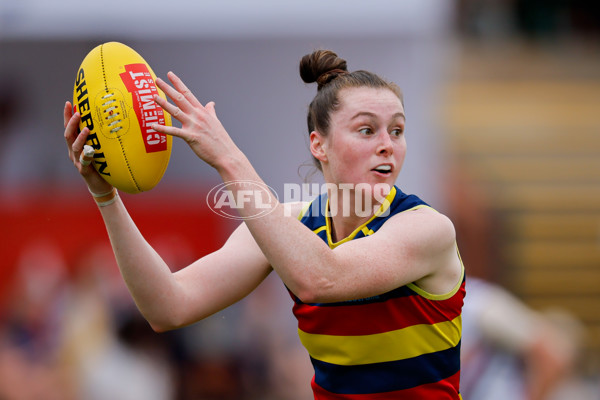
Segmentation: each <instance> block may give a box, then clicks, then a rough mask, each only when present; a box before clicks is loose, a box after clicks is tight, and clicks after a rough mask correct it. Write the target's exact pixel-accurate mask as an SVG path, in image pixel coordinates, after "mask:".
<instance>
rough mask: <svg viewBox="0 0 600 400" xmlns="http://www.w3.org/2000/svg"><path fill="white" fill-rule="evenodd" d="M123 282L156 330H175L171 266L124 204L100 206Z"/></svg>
mask: <svg viewBox="0 0 600 400" xmlns="http://www.w3.org/2000/svg"><path fill="white" fill-rule="evenodd" d="M99 209H100V212H101V214H102V217H103V219H104V223H105V226H106V230H107V232H108V236H109V239H110V242H111V245H112V248H113V252H114V254H115V257H116V260H117V264H118V265H119V270H120V272H121V275H122V276H123V279H124V281H125V283H126V285H127V288H128V289H129V292H130V293H131V295H132V297H133V299H134V301H135V303H136V305H137V307H138V309H139V310H140V312H141V313H142V315H143V316H144V317H145V318H146V320H147V321H148V322H149V323H150V325H151V326H152V327H153V329H155V330H166V329H169V328H171V327H175V326H174V325H175V324H176V323H175V322H174V321H176V320H177V314H176V310H177V309H178V307H176V306H175V304H177V298H178V293H179V292H178V290H176V286H177V283H176V281H175V279H174V277H173V274H172V273H171V270H170V269H169V267H168V266H167V265H166V264H165V262H164V261H163V260H162V258H161V257H160V256H159V255H158V254H157V253H156V252H155V251H154V249H153V248H152V247H151V246H150V245H149V244H148V242H147V241H146V240H145V238H144V237H143V236H142V234H141V233H140V231H139V230H138V228H137V226H136V225H135V223H134V222H133V220H132V219H131V217H130V216H129V214H128V212H127V210H126V208H125V206H124V205H123V203H122V201H121V200H120V199H119V198H117V200H116V201H115V202H114V203H113V204H110V205H108V206H105V207H99Z"/></svg>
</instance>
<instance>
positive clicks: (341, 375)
mask: <svg viewBox="0 0 600 400" xmlns="http://www.w3.org/2000/svg"><path fill="white" fill-rule="evenodd" d="M422 207H429V206H428V205H427V204H426V203H425V202H423V201H422V200H421V199H419V198H418V197H416V196H414V195H406V194H404V193H402V192H401V191H400V189H398V188H397V187H393V188H392V190H391V191H390V193H389V194H388V196H387V197H386V200H385V201H384V202H383V204H382V206H381V207H380V208H379V210H378V212H376V213H375V215H374V216H373V217H372V218H371V219H370V220H369V221H367V222H366V223H364V224H363V225H361V226H359V227H358V228H357V229H356V230H355V231H354V232H353V233H352V234H350V235H349V236H348V237H347V238H345V239H343V240H341V241H339V242H337V243H333V242H332V239H331V230H330V225H329V224H330V222H329V218H326V217H325V215H326V214H325V212H323V211H324V210H327V208H328V206H327V195H326V194H323V195H321V196H319V197H317V198H316V199H315V200H314V201H313V202H312V203H311V206H310V207H308V208H307V209H305V210H304V211H303V213H302V215H300V217H299V219H300V221H301V222H302V223H303V224H304V225H306V226H307V227H308V228H309V229H311V230H312V231H313V232H314V233H316V234H317V235H318V236H319V237H320V238H322V239H323V240H324V241H325V242H326V243H327V244H328V245H329V246H330V247H331V248H334V247H336V246H338V245H340V244H341V243H344V242H346V241H349V240H356V239H359V238H361V237H365V236H367V235H371V234H373V233H375V232H377V230H378V229H379V228H380V227H381V226H382V225H383V224H384V223H385V221H386V220H387V219H388V218H390V217H391V216H393V215H395V214H398V213H400V212H406V211H410V210H416V209H419V208H422ZM462 270H463V272H462V278H461V279H460V281H459V282H458V283H457V285H456V287H455V288H454V289H453V290H452V291H451V292H450V293H448V294H446V295H434V294H429V293H427V292H425V291H424V290H422V289H420V288H419V287H417V286H416V285H414V284H408V285H405V286H402V287H399V288H397V289H395V290H392V291H390V292H387V293H384V294H381V295H378V296H373V297H369V298H364V299H358V300H351V301H343V302H337V303H320V304H308V303H303V302H302V301H301V300H300V299H299V298H298V297H296V296H295V295H294V294H293V293H292V292H290V295H291V296H292V298H293V300H294V306H293V312H294V315H295V317H296V318H297V320H298V333H299V335H300V340H301V342H302V344H303V345H304V347H305V348H306V349H307V350H308V353H309V355H310V359H311V362H312V364H313V367H314V370H315V375H314V377H313V380H312V382H311V386H312V389H313V392H314V397H315V399H317V400H338V399H353V400H362V399H382V400H383V399H386V400H391V399H403V400H412V399H414V400H417V399H419V400H421V399H436V400H441V399H461V396H460V394H459V380H460V342H461V330H462V327H461V310H462V305H463V299H464V295H465V285H464V267H463V268H462Z"/></svg>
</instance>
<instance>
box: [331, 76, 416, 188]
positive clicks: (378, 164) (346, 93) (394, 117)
mask: <svg viewBox="0 0 600 400" xmlns="http://www.w3.org/2000/svg"><path fill="white" fill-rule="evenodd" d="M404 123H405V116H404V107H403V106H402V103H401V102H400V99H399V98H398V97H397V96H396V95H395V94H394V93H393V92H392V91H391V90H389V89H374V88H367V87H361V88H348V89H343V90H342V91H341V92H340V107H339V109H338V110H337V111H335V112H334V113H332V115H331V126H330V132H329V134H328V135H327V136H326V137H324V138H323V151H324V154H325V161H324V162H322V165H323V174H324V176H325V179H326V181H327V182H331V183H335V184H340V183H351V184H354V185H356V184H358V183H367V184H369V185H371V186H372V185H374V184H377V183H385V184H388V185H390V186H392V185H394V183H395V181H396V178H397V177H398V173H399V172H400V169H401V167H402V164H403V163H404V158H405V156H406V140H405V138H404Z"/></svg>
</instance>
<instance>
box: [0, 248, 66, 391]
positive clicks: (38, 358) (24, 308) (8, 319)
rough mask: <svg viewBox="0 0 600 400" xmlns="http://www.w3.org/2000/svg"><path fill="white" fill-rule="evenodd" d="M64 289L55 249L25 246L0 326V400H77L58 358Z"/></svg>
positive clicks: (61, 264) (61, 266)
mask: <svg viewBox="0 0 600 400" xmlns="http://www.w3.org/2000/svg"><path fill="white" fill-rule="evenodd" d="M67 292H68V275H67V269H66V265H65V261H64V259H63V257H62V254H61V253H60V251H59V249H58V248H57V247H56V246H55V245H53V243H51V242H48V241H45V240H39V241H38V240H36V241H33V242H32V243H30V244H28V245H26V246H25V247H24V250H23V253H22V255H21V257H20V259H19V262H18V265H17V274H16V278H15V282H14V284H13V285H12V287H11V293H10V295H9V300H8V306H7V310H6V311H5V313H4V316H3V317H4V318H3V320H2V325H1V326H0V399H2V400H29V399H31V400H34V399H48V400H53V399H56V400H70V399H77V396H76V395H75V392H74V385H75V382H74V381H73V379H72V377H71V376H69V374H68V371H67V370H66V369H65V368H64V366H63V364H62V363H61V362H60V345H61V337H60V331H61V329H60V328H61V326H62V323H63V316H64V307H65V301H66V296H67Z"/></svg>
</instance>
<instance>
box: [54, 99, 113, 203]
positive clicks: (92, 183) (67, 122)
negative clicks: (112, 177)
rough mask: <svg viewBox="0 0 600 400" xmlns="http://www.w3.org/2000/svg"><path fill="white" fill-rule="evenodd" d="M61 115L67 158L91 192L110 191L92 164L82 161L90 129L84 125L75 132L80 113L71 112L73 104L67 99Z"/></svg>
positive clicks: (109, 187)
mask: <svg viewBox="0 0 600 400" xmlns="http://www.w3.org/2000/svg"><path fill="white" fill-rule="evenodd" d="M63 117H64V126H65V134H64V136H65V141H66V142H67V150H68V152H69V159H70V160H71V162H72V163H73V165H74V166H75V168H77V171H79V173H80V174H81V176H82V177H83V179H84V180H85V182H86V183H87V185H88V187H89V188H90V191H91V192H92V193H107V192H110V191H111V190H112V186H111V185H110V184H109V183H108V182H106V181H105V180H104V178H102V176H100V174H99V173H98V171H96V169H95V168H94V166H93V165H92V164H91V163H90V164H88V165H85V164H86V163H85V162H83V163H82V161H84V160H83V157H82V156H83V155H82V153H83V146H84V145H85V142H86V140H87V137H88V135H89V134H90V130H89V129H88V128H87V127H85V128H83V130H82V131H81V132H80V133H79V134H78V133H77V128H78V126H79V120H80V119H81V115H80V114H79V113H77V112H76V113H73V106H72V105H71V103H70V102H68V101H67V102H66V103H65V108H64V112H63Z"/></svg>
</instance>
